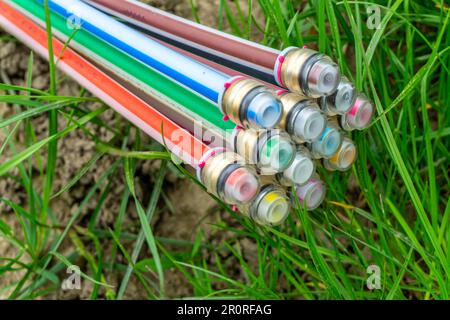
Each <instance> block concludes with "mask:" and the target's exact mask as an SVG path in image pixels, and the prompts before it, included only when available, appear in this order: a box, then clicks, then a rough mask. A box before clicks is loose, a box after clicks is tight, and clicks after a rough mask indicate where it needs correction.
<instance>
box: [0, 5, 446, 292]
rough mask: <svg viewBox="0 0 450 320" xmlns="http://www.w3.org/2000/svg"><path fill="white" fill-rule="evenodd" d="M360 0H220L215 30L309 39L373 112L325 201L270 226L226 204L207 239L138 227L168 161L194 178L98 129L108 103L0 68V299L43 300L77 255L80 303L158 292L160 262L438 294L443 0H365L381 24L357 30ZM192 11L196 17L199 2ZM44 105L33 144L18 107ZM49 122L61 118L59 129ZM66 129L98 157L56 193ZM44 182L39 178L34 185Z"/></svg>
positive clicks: (169, 266) (210, 281) (331, 286)
mask: <svg viewBox="0 0 450 320" xmlns="http://www.w3.org/2000/svg"><path fill="white" fill-rule="evenodd" d="M191 3H192V4H193V3H194V2H193V1H192V2H191ZM373 3H374V2H364V1H347V0H344V1H275V0H259V1H256V0H254V1H252V0H249V1H248V6H246V7H244V6H243V4H242V2H240V1H220V5H219V7H218V11H219V16H220V19H219V21H218V24H219V27H222V26H225V25H228V26H229V27H230V29H231V30H232V32H233V33H235V34H237V35H240V36H242V37H245V38H250V39H251V38H253V37H255V36H256V37H257V38H258V39H260V40H261V42H262V43H264V44H266V45H269V46H273V47H275V48H283V47H286V46H289V45H296V46H302V45H303V44H308V45H310V46H312V47H316V48H320V50H321V51H323V52H326V53H328V54H329V55H330V56H332V57H334V58H335V60H336V61H338V62H339V64H340V66H341V68H342V70H343V71H344V73H345V74H346V75H347V76H348V77H349V78H350V79H351V80H352V81H354V82H355V83H356V85H357V87H358V89H360V90H362V91H364V92H366V93H367V94H368V95H369V96H370V97H371V98H372V99H373V100H374V101H375V104H376V109H377V115H376V119H375V121H374V124H373V125H372V126H371V127H370V128H369V129H368V130H365V131H363V132H357V133H354V134H352V138H353V139H354V140H355V141H356V143H357V145H358V151H359V154H358V161H357V163H356V165H355V166H354V167H353V168H352V170H351V172H348V173H344V174H336V173H335V174H327V172H325V171H321V174H322V176H323V177H324V178H325V180H326V183H327V186H328V201H327V202H326V204H325V205H324V206H323V207H322V208H321V209H319V210H317V211H315V212H312V213H308V212H305V211H303V210H301V209H299V210H294V212H293V213H292V215H291V217H290V218H289V219H288V221H287V222H286V223H285V225H284V226H282V227H279V228H261V227H257V226H255V225H253V224H252V223H251V222H250V221H248V220H246V219H244V218H243V217H241V216H239V215H237V214H235V213H233V212H229V214H230V215H232V216H233V222H232V223H229V222H225V221H221V222H219V223H217V224H216V225H213V226H208V228H209V229H212V231H211V232H213V234H214V233H215V234H217V235H218V234H220V233H222V232H224V233H225V232H226V234H227V236H226V238H224V239H223V240H222V241H220V243H219V245H218V244H217V243H212V242H210V241H209V240H208V239H209V238H208V237H207V236H206V235H205V233H204V231H203V229H202V226H201V225H200V227H199V228H197V229H195V230H194V233H193V238H192V239H191V240H189V239H186V240H185V241H180V240H175V239H167V238H161V237H158V236H155V233H156V234H157V230H152V228H151V227H150V226H151V224H150V223H149V222H151V221H152V219H153V218H154V217H155V215H157V214H162V212H168V211H170V207H171V204H170V203H169V202H168V200H167V198H165V192H164V177H165V175H166V173H167V171H168V170H170V171H174V172H178V173H181V174H185V175H186V178H187V179H192V177H190V176H189V174H188V173H187V172H186V171H185V170H184V169H183V168H181V167H178V168H176V167H175V166H173V165H171V164H170V165H169V163H168V160H170V157H169V156H168V155H167V154H166V153H165V152H164V151H163V150H162V149H160V148H156V147H155V146H154V145H153V144H146V143H143V142H142V141H141V139H140V135H141V134H140V133H139V132H137V131H136V130H135V129H133V128H131V127H130V126H129V125H127V124H126V122H125V121H122V120H120V119H119V120H118V122H117V126H114V127H111V124H106V123H105V122H104V121H103V120H102V118H101V114H102V113H103V112H104V111H105V110H107V108H106V107H104V108H100V109H96V110H89V109H88V108H86V103H88V102H92V100H95V99H93V98H89V97H85V95H84V91H82V92H80V95H79V96H75V97H63V96H58V95H57V94H56V89H57V85H58V84H59V83H60V81H61V79H57V77H56V74H55V71H54V69H55V68H54V66H52V64H50V75H51V76H50V79H51V84H50V88H49V90H48V91H41V90H36V89H32V88H31V83H32V79H33V74H32V72H31V70H32V65H33V62H34V58H33V56H32V55H31V56H30V59H29V72H28V73H27V77H26V86H25V87H17V86H13V85H11V83H9V81H8V79H7V77H4V76H2V80H1V81H2V82H3V83H2V84H0V90H3V91H5V92H6V93H7V95H2V96H0V101H2V102H7V103H8V105H9V106H11V108H13V109H14V111H15V112H14V115H12V116H11V117H10V118H8V119H0V130H3V132H4V136H5V137H6V138H5V140H4V141H0V154H5V153H6V152H7V153H8V155H9V157H8V159H7V160H6V161H5V162H3V163H1V164H0V179H6V178H12V179H14V180H16V181H17V182H18V183H20V185H21V187H22V190H21V192H23V194H24V195H26V199H27V200H26V204H25V205H23V206H21V205H19V204H18V203H14V202H13V201H11V200H10V199H3V198H1V199H0V201H2V202H4V203H5V204H6V205H8V206H9V207H10V208H11V210H12V211H14V214H15V216H14V217H15V220H16V222H17V223H18V224H19V225H20V228H19V231H20V232H17V230H16V231H14V230H15V229H13V226H12V223H11V224H8V223H7V222H6V219H5V218H4V217H3V216H1V215H0V237H1V240H0V241H6V242H8V243H10V244H11V245H12V246H14V247H15V248H16V249H17V250H16V251H17V255H16V256H15V257H0V277H2V278H3V277H5V278H6V277H12V276H13V275H14V276H15V277H14V278H17V281H15V282H14V283H13V284H12V285H11V286H9V287H5V288H0V295H1V294H6V293H8V297H9V298H11V299H15V298H22V299H23V298H38V297H47V296H48V295H49V294H51V293H52V292H55V291H58V290H59V288H60V286H61V279H62V278H64V277H65V272H64V270H65V268H66V265H67V264H71V263H76V264H78V265H83V266H84V268H83V275H82V276H83V281H85V282H91V283H92V290H91V292H90V298H92V299H95V298H99V297H101V298H105V297H106V298H108V299H121V298H123V297H126V296H127V293H128V292H129V290H132V289H131V286H130V285H129V284H130V281H131V280H135V281H134V282H137V283H138V285H139V290H141V293H142V294H141V296H146V297H148V298H149V299H159V298H164V297H166V296H167V295H166V290H167V285H168V284H167V282H166V277H165V274H166V272H167V271H168V270H173V269H177V270H178V272H180V273H181V274H182V275H183V278H184V279H185V281H186V283H187V286H189V288H190V289H191V291H192V296H191V297H192V298H197V299H204V298H206V299H218V298H227V299H228V298H234V299H238V298H255V299H292V298H302V299H338V298H343V299H412V298H418V299H448V298H449V296H450V249H449V246H450V225H449V222H450V204H449V201H448V198H449V185H450V179H449V175H448V166H449V163H448V162H449V158H450V157H449V139H448V135H449V133H450V122H449V111H448V107H449V106H450V71H449V69H450V32H449V30H450V27H449V22H450V21H449V19H450V9H449V7H448V6H446V5H445V4H444V2H443V1H437V0H435V1H427V2H423V1H415V0H403V1H402V0H397V1H376V3H377V4H378V5H379V8H380V10H381V24H380V27H379V28H378V29H375V30H370V29H368V28H367V26H366V21H367V18H368V17H367V13H366V6H367V5H370V4H373ZM424 3H426V4H424ZM192 8H193V9H192V10H193V13H194V16H195V17H196V19H197V20H198V19H201V16H202V15H201V12H200V11H199V10H201V7H194V6H193V7H192ZM256 10H261V12H262V14H263V15H264V16H265V18H266V20H265V24H264V23H262V22H261V20H260V19H257V18H256V17H257V16H260V14H259V13H257V11H256ZM1 39H2V40H3V41H14V40H13V39H11V38H10V37H8V36H2V37H1ZM43 114H48V119H49V136H48V137H47V138H45V139H42V140H39V141H38V140H37V138H36V128H35V127H34V126H33V121H32V118H33V117H36V116H38V115H43ZM57 119H64V120H65V121H67V123H68V125H67V126H66V127H65V128H64V129H63V130H62V131H58V128H57V126H56V122H55V121H57ZM87 123H91V124H93V128H94V129H92V127H90V128H89V129H88V127H87V126H86V124H87ZM101 128H104V129H105V130H107V131H109V132H111V133H112V134H113V138H112V139H111V140H109V141H102V140H100V139H99V138H98V137H97V135H96V130H100V129H101ZM75 130H79V131H81V132H82V133H83V134H84V136H85V139H89V140H92V141H94V142H95V143H96V145H97V152H96V153H95V154H94V156H93V157H92V158H91V159H90V160H89V161H88V162H87V163H85V164H84V165H83V167H82V168H81V169H80V170H79V171H78V172H77V173H76V174H75V175H74V176H73V177H72V178H71V180H70V181H69V182H67V184H66V185H65V186H63V187H62V188H61V189H60V190H54V188H53V186H52V183H53V181H54V175H57V174H58V173H57V172H58V167H57V166H56V163H57V162H56V159H57V156H58V155H57V152H56V149H55V146H56V142H57V141H58V140H60V141H64V137H65V136H67V134H69V133H70V132H73V131H75ZM19 132H23V135H24V138H23V139H19V138H18V133H19ZM130 141H132V144H131V143H130ZM105 155H109V156H112V157H114V158H115V162H114V164H113V165H112V166H110V167H109V168H107V170H106V171H105V172H102V173H101V176H100V177H99V178H98V179H97V180H96V181H95V183H94V184H93V185H92V186H91V188H90V189H89V191H88V192H87V193H86V194H85V195H83V196H84V198H83V199H81V200H80V202H79V204H78V207H77V209H76V210H75V212H74V213H73V215H72V216H71V217H70V219H69V220H68V222H67V223H66V224H65V225H61V222H60V221H58V220H57V218H56V216H57V215H56V213H55V212H53V211H52V210H51V208H52V206H51V203H52V201H54V200H55V199H57V198H58V197H61V196H63V195H64V193H66V192H70V191H71V189H72V188H73V187H74V186H76V184H77V183H78V181H79V180H80V179H82V178H83V177H84V176H85V175H86V173H88V172H90V171H91V170H93V168H94V167H95V165H96V163H97V162H98V161H99V159H101V158H102V157H104V156H105ZM45 157H47V159H48V160H47V161H46V162H45V161H43V159H44V158H45ZM155 158H159V159H163V160H162V161H163V162H162V163H163V164H162V165H161V169H160V171H159V172H158V173H157V174H156V176H155V180H154V181H155V182H154V185H153V188H152V190H151V191H150V193H149V199H146V198H142V196H140V195H139V193H138V192H136V187H135V184H136V183H137V181H138V179H139V177H136V176H135V172H136V168H137V167H138V166H139V164H140V162H141V161H144V160H148V159H155ZM43 163H46V165H45V166H44V164H43ZM36 167H37V168H38V170H36V169H35V168H36ZM116 179H122V180H123V181H124V183H125V184H126V186H127V187H126V188H125V189H124V192H123V195H122V197H121V199H120V208H119V210H118V212H117V213H116V216H115V222H114V225H113V226H111V227H109V228H108V227H106V228H105V227H103V226H101V225H99V217H100V216H101V214H102V207H103V206H104V204H105V201H104V200H105V197H106V195H107V194H108V192H109V191H110V188H111V183H112V181H114V180H116ZM42 181H45V184H44V186H41V185H39V184H40V183H41V182H42ZM92 201H95V203H96V206H95V209H94V210H92V213H90V215H89V216H88V221H85V220H82V221H80V220H79V218H80V217H81V215H82V213H83V211H84V209H85V208H86V206H87V205H88V203H89V202H92ZM145 203H147V206H145ZM130 207H134V208H135V209H136V212H137V214H138V217H139V221H137V222H136V224H135V226H134V228H130V226H127V225H124V220H125V219H124V217H125V216H126V215H127V212H128V210H129V209H130ZM220 208H222V209H221V210H226V209H225V208H224V207H223V206H220ZM234 220H235V221H234ZM130 230H131V231H130ZM220 239H222V237H220ZM243 239H247V240H249V241H250V242H251V243H252V244H254V246H255V248H254V252H253V253H254V258H253V259H249V257H248V256H247V255H246V253H247V254H248V252H246V251H245V250H244V249H243V247H242V240H243ZM63 243H64V244H65V245H64V250H62V247H63ZM67 248H71V250H67ZM105 248H109V249H108V250H107V251H106V250H105ZM370 265H377V266H378V267H379V268H380V270H381V288H380V289H379V290H369V289H367V287H366V280H367V278H368V276H369V275H368V274H367V268H368V267H369V266H370ZM117 273H118V274H119V275H120V277H119V278H120V279H119V283H118V285H116V286H115V287H111V286H109V284H110V283H109V282H110V281H109V279H111V274H117Z"/></svg>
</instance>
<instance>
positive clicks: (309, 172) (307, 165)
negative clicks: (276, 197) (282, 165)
mask: <svg viewBox="0 0 450 320" xmlns="http://www.w3.org/2000/svg"><path fill="white" fill-rule="evenodd" d="M291 168H292V169H291ZM289 169H291V170H289ZM288 170H289V171H288V172H285V173H287V175H286V176H287V177H288V178H289V179H290V180H291V181H292V182H294V183H295V184H296V185H303V184H305V183H306V182H308V180H309V179H311V177H312V176H313V174H314V171H315V166H314V162H313V161H312V160H311V159H309V158H306V157H302V158H301V159H298V161H294V162H293V164H292V165H291V166H290V167H289V168H288Z"/></svg>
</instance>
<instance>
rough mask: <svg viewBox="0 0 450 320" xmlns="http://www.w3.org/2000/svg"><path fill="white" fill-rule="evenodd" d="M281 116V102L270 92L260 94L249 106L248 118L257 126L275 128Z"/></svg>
mask: <svg viewBox="0 0 450 320" xmlns="http://www.w3.org/2000/svg"><path fill="white" fill-rule="evenodd" d="M281 116H282V108H281V104H280V102H279V101H278V99H277V98H276V97H275V96H274V95H272V94H271V93H269V92H263V93H260V94H258V95H257V96H256V97H255V98H253V100H252V101H251V102H250V104H249V106H248V111H247V119H248V121H249V122H250V124H251V126H252V127H255V128H264V129H272V128H275V127H276V126H277V125H278V123H279V122H280V119H281Z"/></svg>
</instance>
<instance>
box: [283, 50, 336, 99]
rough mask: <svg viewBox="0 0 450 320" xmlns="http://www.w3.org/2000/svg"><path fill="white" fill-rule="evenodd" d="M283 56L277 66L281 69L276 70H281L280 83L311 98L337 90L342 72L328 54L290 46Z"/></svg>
mask: <svg viewBox="0 0 450 320" xmlns="http://www.w3.org/2000/svg"><path fill="white" fill-rule="evenodd" d="M281 56H282V57H283V59H282V62H278V63H277V64H276V66H275V68H276V69H279V70H275V72H277V73H278V72H279V75H278V76H279V80H281V81H279V82H281V83H280V85H282V86H284V87H286V88H288V89H289V90H291V91H293V92H297V93H301V94H304V95H305V96H307V97H311V98H319V97H321V96H324V95H329V94H331V93H333V92H334V91H335V90H336V88H337V86H338V84H339V80H340V72H339V68H338V66H337V65H336V64H335V63H334V62H333V61H332V60H331V59H330V58H329V57H328V56H326V55H324V54H321V53H319V52H317V51H315V50H311V49H307V48H288V49H286V50H285V51H284V52H282V53H281V54H280V57H281ZM279 60H280V59H279ZM280 63H281V67H280Z"/></svg>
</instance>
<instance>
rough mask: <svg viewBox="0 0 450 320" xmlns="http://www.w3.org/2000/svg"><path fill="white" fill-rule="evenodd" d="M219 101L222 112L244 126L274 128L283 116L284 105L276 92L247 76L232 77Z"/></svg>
mask: <svg viewBox="0 0 450 320" xmlns="http://www.w3.org/2000/svg"><path fill="white" fill-rule="evenodd" d="M219 103H220V107H221V110H222V112H223V113H224V114H225V115H226V116H227V117H229V118H230V120H232V121H233V122H234V123H236V124H237V125H240V126H242V127H244V128H253V129H261V128H262V129H272V128H275V127H276V126H277V125H278V122H279V121H280V118H281V112H282V107H281V103H280V101H279V99H278V97H277V96H276V95H275V92H274V91H272V90H270V89H268V88H267V87H266V86H264V85H263V84H262V83H261V82H258V81H256V80H253V79H249V78H245V77H235V78H233V79H231V80H230V81H229V82H228V84H227V85H226V86H225V88H224V91H223V93H222V95H221V96H220V97H219Z"/></svg>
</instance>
